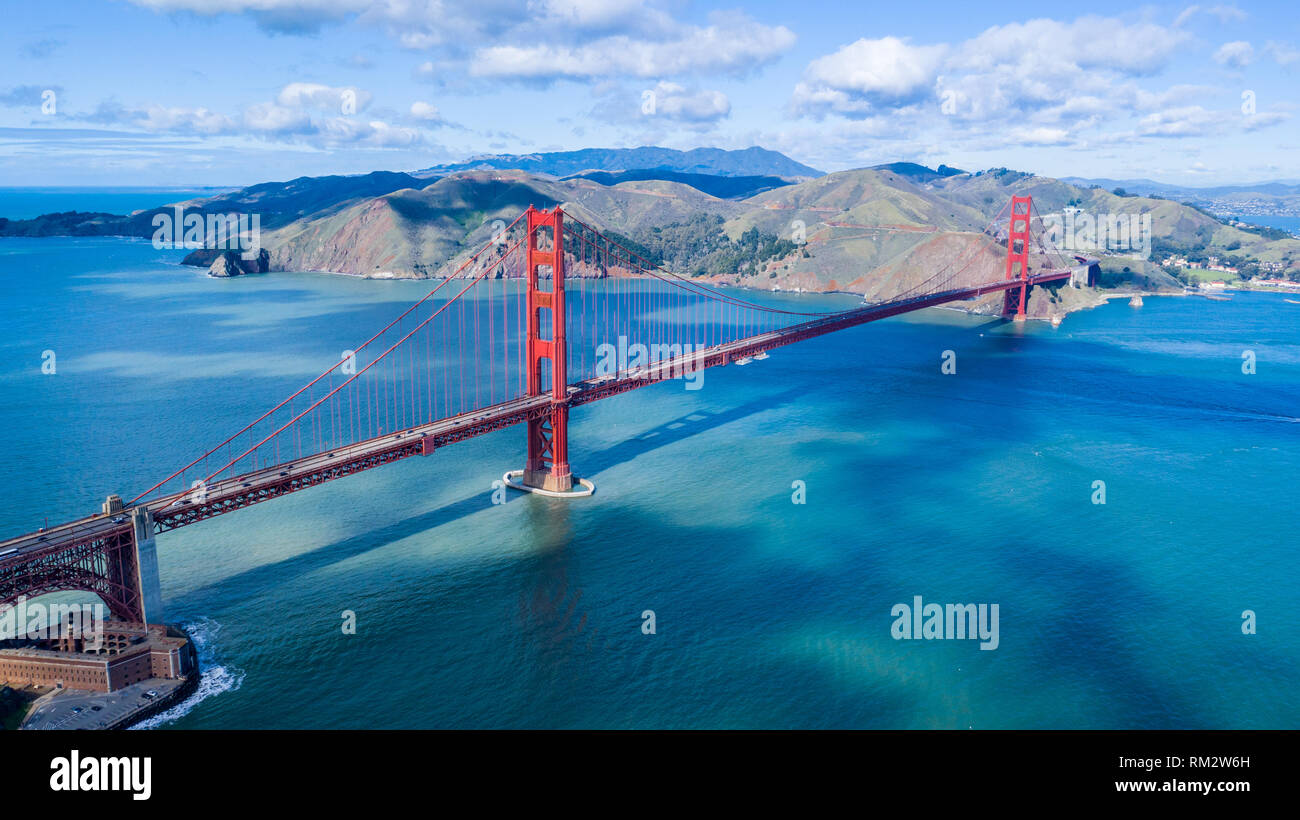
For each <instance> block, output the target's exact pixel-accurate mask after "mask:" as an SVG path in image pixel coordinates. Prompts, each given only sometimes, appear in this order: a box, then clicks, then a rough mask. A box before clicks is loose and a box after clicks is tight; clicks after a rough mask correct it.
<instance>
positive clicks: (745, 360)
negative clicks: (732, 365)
mask: <svg viewBox="0 0 1300 820" xmlns="http://www.w3.org/2000/svg"><path fill="white" fill-rule="evenodd" d="M749 362H750V358H749V357H748V356H745V357H744V358H742V359H736V364H738V365H740V366H741V367H744V366H745V365H747V364H749Z"/></svg>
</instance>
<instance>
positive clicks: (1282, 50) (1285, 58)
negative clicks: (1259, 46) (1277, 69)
mask: <svg viewBox="0 0 1300 820" xmlns="http://www.w3.org/2000/svg"><path fill="white" fill-rule="evenodd" d="M1264 52H1265V53H1266V54H1268V56H1270V57H1272V58H1273V59H1274V61H1276V62H1277V64H1278V65H1280V66H1282V67H1283V68H1287V67H1290V66H1292V65H1294V64H1295V63H1297V62H1300V49H1297V48H1296V47H1295V46H1293V45H1291V44H1290V43H1280V42H1277V41H1275V40H1270V41H1268V42H1267V43H1265V44H1264Z"/></svg>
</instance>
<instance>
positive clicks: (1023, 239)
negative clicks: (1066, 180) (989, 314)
mask: <svg viewBox="0 0 1300 820" xmlns="http://www.w3.org/2000/svg"><path fill="white" fill-rule="evenodd" d="M1033 207H1034V198H1033V197H1032V196H1012V197H1011V215H1010V221H1009V222H1008V223H1007V271H1006V277H1005V278H1006V280H1007V281H1008V282H1010V281H1011V280H1013V279H1019V280H1020V281H1021V284H1020V286H1019V287H1015V288H1010V289H1008V290H1007V291H1005V296H1004V297H1003V303H1002V315H1003V316H1004V317H1011V318H1012V319H1014V320H1015V321H1017V322H1023V321H1024V320H1025V301H1026V300H1027V299H1028V298H1029V285H1028V281H1029V223H1030V220H1031V219H1032V216H1031V211H1032V210H1033Z"/></svg>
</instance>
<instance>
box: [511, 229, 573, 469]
mask: <svg viewBox="0 0 1300 820" xmlns="http://www.w3.org/2000/svg"><path fill="white" fill-rule="evenodd" d="M526 227H527V230H528V234H527V236H528V240H527V241H528V246H527V248H528V250H527V259H526V264H527V268H526V270H525V277H526V280H527V289H528V301H527V305H528V317H527V320H526V321H527V325H528V341H527V352H526V357H527V386H528V391H527V395H529V396H541V395H545V394H546V393H547V392H549V393H550V395H551V405H550V407H549V408H548V409H547V411H546V413H545V415H543V416H541V417H538V418H533V419H530V420H529V422H528V460H527V462H526V463H525V465H524V475H523V483H524V485H525V486H528V487H534V488H537V489H541V490H546V491H548V492H561V493H567V492H569V491H570V490H571V489H572V488H573V473H572V472H571V471H570V469H569V397H568V386H569V380H568V374H567V372H566V367H565V364H566V361H567V358H568V346H567V345H566V343H565V338H564V213H563V212H562V211H561V210H560V208H559V206H558V205H557V206H555V207H554V208H552V209H551V210H549V211H539V210H537V209H536V208H533V207H531V206H530V207H529V208H528V214H527V226H526ZM543 268H545V269H547V270H548V271H549V276H546V275H544V274H543Z"/></svg>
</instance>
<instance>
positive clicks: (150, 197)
mask: <svg viewBox="0 0 1300 820" xmlns="http://www.w3.org/2000/svg"><path fill="white" fill-rule="evenodd" d="M224 190H229V189H226V188H92V189H85V188H0V216H2V217H5V218H6V219H31V218H33V217H37V216H41V215H43V214H54V213H63V212H64V211H90V212H96V213H106V214H121V215H126V214H130V213H133V212H135V211H142V210H145V209H148V208H157V207H160V206H162V205H167V204H170V203H172V202H184V201H185V200H188V199H194V198H196V197H208V196H216V195H217V194H219V193H221V192H222V191H224Z"/></svg>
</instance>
